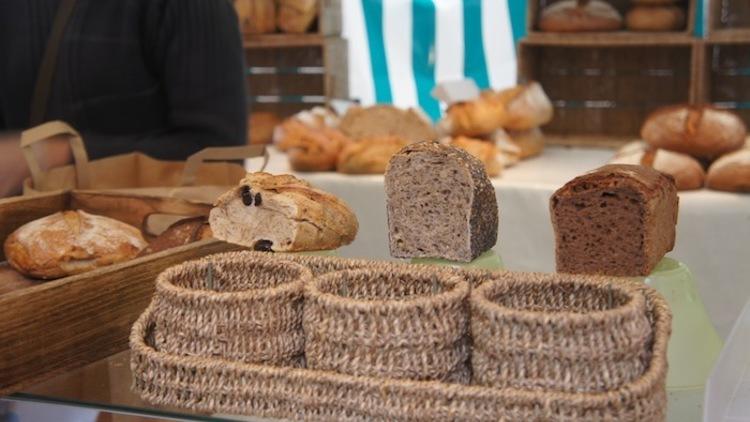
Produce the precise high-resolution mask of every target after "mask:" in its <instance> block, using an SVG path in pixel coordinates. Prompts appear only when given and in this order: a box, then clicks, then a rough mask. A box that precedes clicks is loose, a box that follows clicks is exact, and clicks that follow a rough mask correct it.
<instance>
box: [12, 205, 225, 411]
mask: <svg viewBox="0 0 750 422" xmlns="http://www.w3.org/2000/svg"><path fill="white" fill-rule="evenodd" d="M80 204H81V202H80V201H77V199H76V197H75V195H74V194H71V193H61V192H56V193H46V194H41V195H38V196H33V197H16V198H9V199H3V200H0V236H1V239H2V240H4V239H5V237H6V236H7V235H8V234H9V233H10V232H12V231H13V230H15V229H16V228H17V227H19V226H21V225H23V224H25V223H27V222H29V221H31V220H34V219H37V218H40V217H42V216H46V215H49V214H52V213H55V212H57V211H61V210H65V209H70V208H74V209H86V207H85V206H80ZM88 211H92V212H93V211H97V210H90V209H89V210H88ZM234 249H237V248H236V247H234V246H231V245H228V244H225V243H223V242H218V241H215V240H207V241H202V242H197V243H193V244H190V245H186V246H182V247H179V248H174V249H171V250H167V251H164V252H161V253H157V254H153V255H149V256H146V257H143V258H137V259H134V260H131V261H128V262H125V263H122V264H118V265H111V266H108V267H104V268H100V269H98V270H94V271H91V272H88V273H84V274H80V275H76V276H71V277H65V278H61V279H58V280H54V281H48V282H34V283H30V284H29V285H26V286H24V287H23V288H18V289H16V290H14V291H11V292H8V293H4V294H0V396H3V395H6V394H9V393H12V392H14V391H19V390H20V389H22V388H24V387H25V386H29V385H32V384H34V383H37V382H39V381H42V380H44V379H46V378H49V377H52V376H54V375H56V374H58V373H62V372H66V371H69V370H71V369H75V368H78V367H81V366H84V365H86V364H88V363H91V362H94V361H96V360H99V359H103V358H104V357H107V356H110V355H112V354H114V353H117V352H120V351H123V350H125V349H127V347H128V336H129V333H130V327H131V325H132V324H133V322H134V321H135V319H136V318H137V317H138V315H139V314H140V313H141V312H142V311H143V310H144V309H145V307H146V306H147V305H148V303H149V301H150V300H151V296H152V294H153V290H154V279H155V277H156V275H157V274H158V273H160V272H161V271H163V270H164V269H166V268H167V267H169V266H172V265H175V264H178V263H180V262H183V261H186V260H189V259H193V258H198V257H201V256H205V255H208V254H211V253H217V252H223V251H228V250H234ZM2 258H3V257H2V256H0V259H2ZM6 276H7V274H6Z"/></svg>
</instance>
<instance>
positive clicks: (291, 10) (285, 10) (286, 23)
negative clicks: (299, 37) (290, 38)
mask: <svg viewBox="0 0 750 422" xmlns="http://www.w3.org/2000/svg"><path fill="white" fill-rule="evenodd" d="M276 1H277V2H278V5H279V13H278V17H277V23H278V26H279V29H281V30H282V31H283V32H289V33H295V34H299V33H303V32H306V31H307V30H308V29H310V27H311V26H312V23H313V22H314V21H315V17H316V16H317V14H318V0H276Z"/></svg>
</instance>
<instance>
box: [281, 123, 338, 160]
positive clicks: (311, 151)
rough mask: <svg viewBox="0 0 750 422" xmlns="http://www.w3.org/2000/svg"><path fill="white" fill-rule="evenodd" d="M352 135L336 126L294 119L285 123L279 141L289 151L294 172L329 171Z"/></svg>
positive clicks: (283, 148)
mask: <svg viewBox="0 0 750 422" xmlns="http://www.w3.org/2000/svg"><path fill="white" fill-rule="evenodd" d="M348 143H350V140H349V138H347V137H346V136H344V135H343V134H342V133H341V132H339V131H338V130H336V129H332V128H328V127H321V128H314V127H311V126H307V125H305V124H303V123H301V122H300V121H298V120H292V121H289V122H286V123H285V124H284V137H283V138H282V140H281V141H280V142H279V143H278V144H277V145H278V146H279V148H280V149H282V150H284V151H286V153H287V155H288V156H289V163H290V165H291V166H292V169H293V170H295V171H329V170H335V169H336V163H337V161H338V158H339V155H340V153H341V151H342V150H343V148H344V147H345V146H346V145H347V144H348Z"/></svg>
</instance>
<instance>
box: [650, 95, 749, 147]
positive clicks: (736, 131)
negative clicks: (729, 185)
mask: <svg viewBox="0 0 750 422" xmlns="http://www.w3.org/2000/svg"><path fill="white" fill-rule="evenodd" d="M745 136H747V129H746V128H745V124H744V123H743V122H742V119H740V118H739V117H738V116H737V115H736V114H734V113H732V112H729V111H726V110H718V109H715V108H712V107H708V106H690V105H677V106H669V107H663V108H660V109H658V110H656V111H654V112H653V113H651V114H650V115H649V116H648V118H647V119H646V122H645V123H644V124H643V127H642V128H641V137H642V138H643V140H644V141H646V142H648V143H649V144H651V145H652V146H654V147H656V148H664V149H668V150H671V151H677V152H682V153H685V154H689V155H692V156H694V157H696V158H699V159H704V160H713V159H715V158H717V157H719V156H721V155H724V154H726V153H728V152H732V151H735V150H737V149H740V148H741V147H742V145H743V143H744V142H745Z"/></svg>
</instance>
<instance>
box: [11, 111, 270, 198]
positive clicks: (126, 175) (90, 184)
mask: <svg viewBox="0 0 750 422" xmlns="http://www.w3.org/2000/svg"><path fill="white" fill-rule="evenodd" d="M57 136H65V137H67V138H68V139H69V141H70V148H71V150H72V152H73V158H74V160H73V161H74V164H72V165H67V166H63V167H57V168H53V169H50V170H48V171H43V170H42V169H41V167H40V166H39V162H38V161H37V158H36V156H35V155H34V153H33V151H32V145H34V144H35V143H38V142H43V141H45V140H47V139H50V138H52V137H57ZM21 148H22V150H23V153H24V157H25V158H26V161H27V163H28V165H29V170H30V172H31V178H30V179H26V180H25V181H24V186H23V189H24V194H25V195H33V194H34V193H38V192H49V191H60V190H63V191H67V190H76V191H90V192H110V193H120V194H134V195H144V196H149V197H169V198H181V199H186V200H191V201H198V202H202V203H207V204H211V203H213V202H214V200H215V199H216V198H217V197H218V196H219V195H220V194H222V193H223V192H225V191H227V190H228V189H230V187H232V186H235V185H236V184H237V183H238V182H239V180H240V179H241V178H242V177H244V176H245V174H246V171H245V168H244V167H243V166H242V165H239V164H234V163H227V162H211V163H208V162H207V161H217V160H241V159H245V158H253V157H261V156H262V157H263V159H264V160H263V165H262V168H265V165H266V163H267V162H268V154H267V152H266V150H265V147H264V146H262V145H246V146H239V147H214V148H206V149H204V150H202V151H199V152H197V153H195V154H193V155H191V156H190V157H189V158H188V159H187V161H184V162H182V161H162V160H156V159H154V158H151V157H149V156H147V155H145V154H142V153H138V152H134V153H130V154H122V155H115V156H112V157H107V158H102V159H99V160H92V161H89V159H88V155H87V154H86V149H85V147H84V142H83V139H81V135H80V134H79V133H78V132H77V131H76V130H75V129H73V128H72V127H70V126H69V125H67V124H66V123H64V122H61V121H54V122H49V123H45V124H43V125H40V126H37V127H34V128H32V129H29V130H27V131H24V132H23V133H22V135H21ZM262 168H261V170H262Z"/></svg>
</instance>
